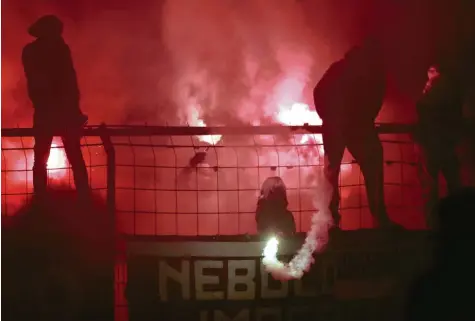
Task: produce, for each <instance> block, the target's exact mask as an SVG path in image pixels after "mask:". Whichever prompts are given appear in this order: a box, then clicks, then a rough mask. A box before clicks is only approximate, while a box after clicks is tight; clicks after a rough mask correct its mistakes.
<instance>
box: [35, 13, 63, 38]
mask: <svg viewBox="0 0 475 321" xmlns="http://www.w3.org/2000/svg"><path fill="white" fill-rule="evenodd" d="M28 33H29V34H30V35H31V36H33V37H36V38H56V37H60V36H61V34H62V33H63V22H62V21H61V20H59V18H58V17H56V16H55V15H46V16H43V17H41V18H39V19H38V20H36V22H35V23H33V24H32V25H31V26H30V28H28Z"/></svg>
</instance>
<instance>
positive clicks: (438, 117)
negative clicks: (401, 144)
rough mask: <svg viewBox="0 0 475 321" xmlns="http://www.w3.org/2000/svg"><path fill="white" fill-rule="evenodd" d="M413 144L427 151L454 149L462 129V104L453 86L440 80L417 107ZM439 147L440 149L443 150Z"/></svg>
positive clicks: (446, 81)
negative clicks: (437, 148) (417, 144)
mask: <svg viewBox="0 0 475 321" xmlns="http://www.w3.org/2000/svg"><path fill="white" fill-rule="evenodd" d="M416 109H417V117H418V121H417V124H416V131H415V137H414V138H415V140H416V141H417V142H418V143H420V144H423V145H425V146H427V147H437V146H439V147H442V146H444V147H446V146H447V144H450V145H454V144H456V142H457V140H458V139H459V137H460V134H461V130H462V126H463V100H462V97H461V94H460V93H459V92H458V91H457V89H456V85H455V84H454V83H453V82H451V80H450V79H449V78H446V77H443V76H440V78H438V79H436V80H434V81H433V84H432V86H431V87H430V89H429V90H428V91H427V92H426V93H425V94H423V96H422V97H421V98H420V99H419V101H418V102H417V105H416ZM444 147H442V148H444Z"/></svg>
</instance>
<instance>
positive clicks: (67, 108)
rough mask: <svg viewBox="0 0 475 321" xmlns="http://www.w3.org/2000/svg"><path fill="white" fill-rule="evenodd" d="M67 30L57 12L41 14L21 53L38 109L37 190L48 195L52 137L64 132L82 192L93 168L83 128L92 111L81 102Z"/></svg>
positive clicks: (69, 158) (36, 120)
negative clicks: (86, 156)
mask: <svg viewBox="0 0 475 321" xmlns="http://www.w3.org/2000/svg"><path fill="white" fill-rule="evenodd" d="M62 31H63V23H62V22H61V20H59V19H58V18H57V17H56V16H53V15H46V16H43V17H41V18H40V19H38V20H37V21H36V22H35V23H34V24H33V25H32V26H31V27H30V28H29V29H28V33H29V34H30V35H31V36H33V37H35V38H36V40H35V41H33V42H31V43H29V44H27V45H26V46H25V47H24V48H23V53H22V63H23V68H24V71H25V76H26V80H27V87H28V95H29V98H30V100H31V102H32V103H33V107H34V109H35V111H34V116H33V127H34V130H35V146H34V164H33V185H34V192H35V194H36V195H37V196H38V195H43V196H44V195H45V194H44V193H45V192H46V189H47V181H48V176H47V161H48V157H49V154H50V149H51V142H52V141H53V136H54V134H55V133H58V132H60V133H61V139H62V141H63V144H64V150H65V152H66V155H67V157H68V160H69V162H70V164H71V166H72V169H73V173H74V183H75V185H76V189H77V190H78V193H79V194H80V195H82V196H88V195H89V192H90V189H89V183H88V174H87V169H86V164H85V162H84V158H83V156H82V152H81V145H80V140H81V134H80V130H81V128H82V127H83V126H84V125H85V123H86V122H87V116H86V115H84V114H83V113H82V112H81V109H80V107H79V88H78V82H77V78H76V71H75V69H74V65H73V61H72V58H71V52H70V49H69V46H68V45H67V44H66V43H65V42H64V39H63V37H62Z"/></svg>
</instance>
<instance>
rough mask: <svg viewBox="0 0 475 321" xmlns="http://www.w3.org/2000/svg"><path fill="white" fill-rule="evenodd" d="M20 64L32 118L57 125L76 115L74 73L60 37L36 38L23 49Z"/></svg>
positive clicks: (76, 84)
mask: <svg viewBox="0 0 475 321" xmlns="http://www.w3.org/2000/svg"><path fill="white" fill-rule="evenodd" d="M22 62H23V68H24V71H25V75H26V79H27V86H28V95H29V97H30V99H31V101H32V103H33V106H34V108H35V118H40V119H42V120H48V122H50V123H61V122H65V121H66V122H68V121H69V120H70V119H72V118H74V117H76V116H77V115H79V114H80V109H79V87H78V82H77V77H76V71H75V69H74V65H73V61H72V58H71V52H70V49H69V46H68V45H67V44H66V43H65V42H64V40H63V39H62V38H61V37H59V36H58V37H51V38H38V39H37V40H35V41H33V42H32V43H30V44H28V45H26V46H25V47H24V49H23V53H22Z"/></svg>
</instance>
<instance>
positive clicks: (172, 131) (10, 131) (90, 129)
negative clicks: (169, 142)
mask: <svg viewBox="0 0 475 321" xmlns="http://www.w3.org/2000/svg"><path fill="white" fill-rule="evenodd" d="M376 127H377V129H378V131H379V132H380V133H381V134H397V133H410V132H411V131H412V129H413V125H411V124H396V123H381V124H377V125H376ZM299 131H300V132H302V133H313V134H319V133H321V132H322V126H307V125H304V126H275V125H274V126H240V127H231V126H225V127H224V126H223V127H187V126H120V127H119V126H110V127H100V126H87V127H85V128H84V129H83V132H82V134H83V136H103V135H108V136H154V135H161V136H200V135H275V134H289V133H297V132H299ZM61 133H62V132H61V130H59V131H56V132H54V134H55V135H57V136H61ZM34 134H35V131H34V129H33V128H2V136H3V137H32V136H34Z"/></svg>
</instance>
